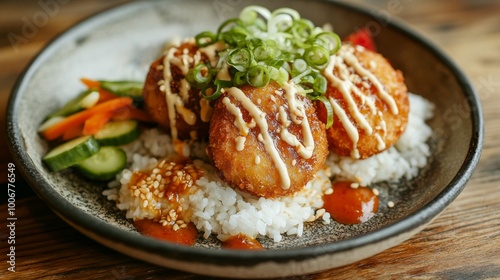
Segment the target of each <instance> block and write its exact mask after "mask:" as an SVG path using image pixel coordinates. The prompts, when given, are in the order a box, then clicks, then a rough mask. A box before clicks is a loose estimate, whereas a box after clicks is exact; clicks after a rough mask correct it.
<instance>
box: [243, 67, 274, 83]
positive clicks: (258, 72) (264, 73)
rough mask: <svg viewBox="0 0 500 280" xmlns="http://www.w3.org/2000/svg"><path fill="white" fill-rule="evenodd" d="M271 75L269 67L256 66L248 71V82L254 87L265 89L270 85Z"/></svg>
mask: <svg viewBox="0 0 500 280" xmlns="http://www.w3.org/2000/svg"><path fill="white" fill-rule="evenodd" d="M270 80H271V75H270V74H269V70H267V67H265V66H263V65H255V66H252V67H250V69H248V71H247V82H248V84H249V85H251V86H254V87H264V86H266V85H267V84H269V81H270Z"/></svg>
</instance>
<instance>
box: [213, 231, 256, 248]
mask: <svg viewBox="0 0 500 280" xmlns="http://www.w3.org/2000/svg"><path fill="white" fill-rule="evenodd" d="M222 247H223V248H225V249H235V250H263V249H264V247H262V244H260V242H259V241H257V240H256V239H254V238H251V237H248V236H246V235H244V234H238V235H235V236H231V237H229V238H228V239H227V240H226V241H224V242H222Z"/></svg>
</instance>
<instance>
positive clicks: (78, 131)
mask: <svg viewBox="0 0 500 280" xmlns="http://www.w3.org/2000/svg"><path fill="white" fill-rule="evenodd" d="M82 130H83V128H82V126H81V125H78V126H74V127H70V128H68V129H67V130H66V131H64V133H63V135H62V140H64V141H67V140H70V139H73V138H76V137H79V136H82Z"/></svg>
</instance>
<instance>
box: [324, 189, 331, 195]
mask: <svg viewBox="0 0 500 280" xmlns="http://www.w3.org/2000/svg"><path fill="white" fill-rule="evenodd" d="M332 193H333V189H332V188H329V189H327V190H326V191H325V194H326V195H329V194H332Z"/></svg>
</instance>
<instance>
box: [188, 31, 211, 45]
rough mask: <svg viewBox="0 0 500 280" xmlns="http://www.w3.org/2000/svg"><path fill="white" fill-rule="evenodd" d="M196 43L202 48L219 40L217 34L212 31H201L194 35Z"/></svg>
mask: <svg viewBox="0 0 500 280" xmlns="http://www.w3.org/2000/svg"><path fill="white" fill-rule="evenodd" d="M194 39H195V41H196V45H197V46H198V47H200V48H202V47H206V46H209V45H212V44H214V43H215V42H216V41H217V36H216V35H215V34H214V33H213V32H211V31H205V32H201V33H200V34H198V35H196V36H195V37H194Z"/></svg>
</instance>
